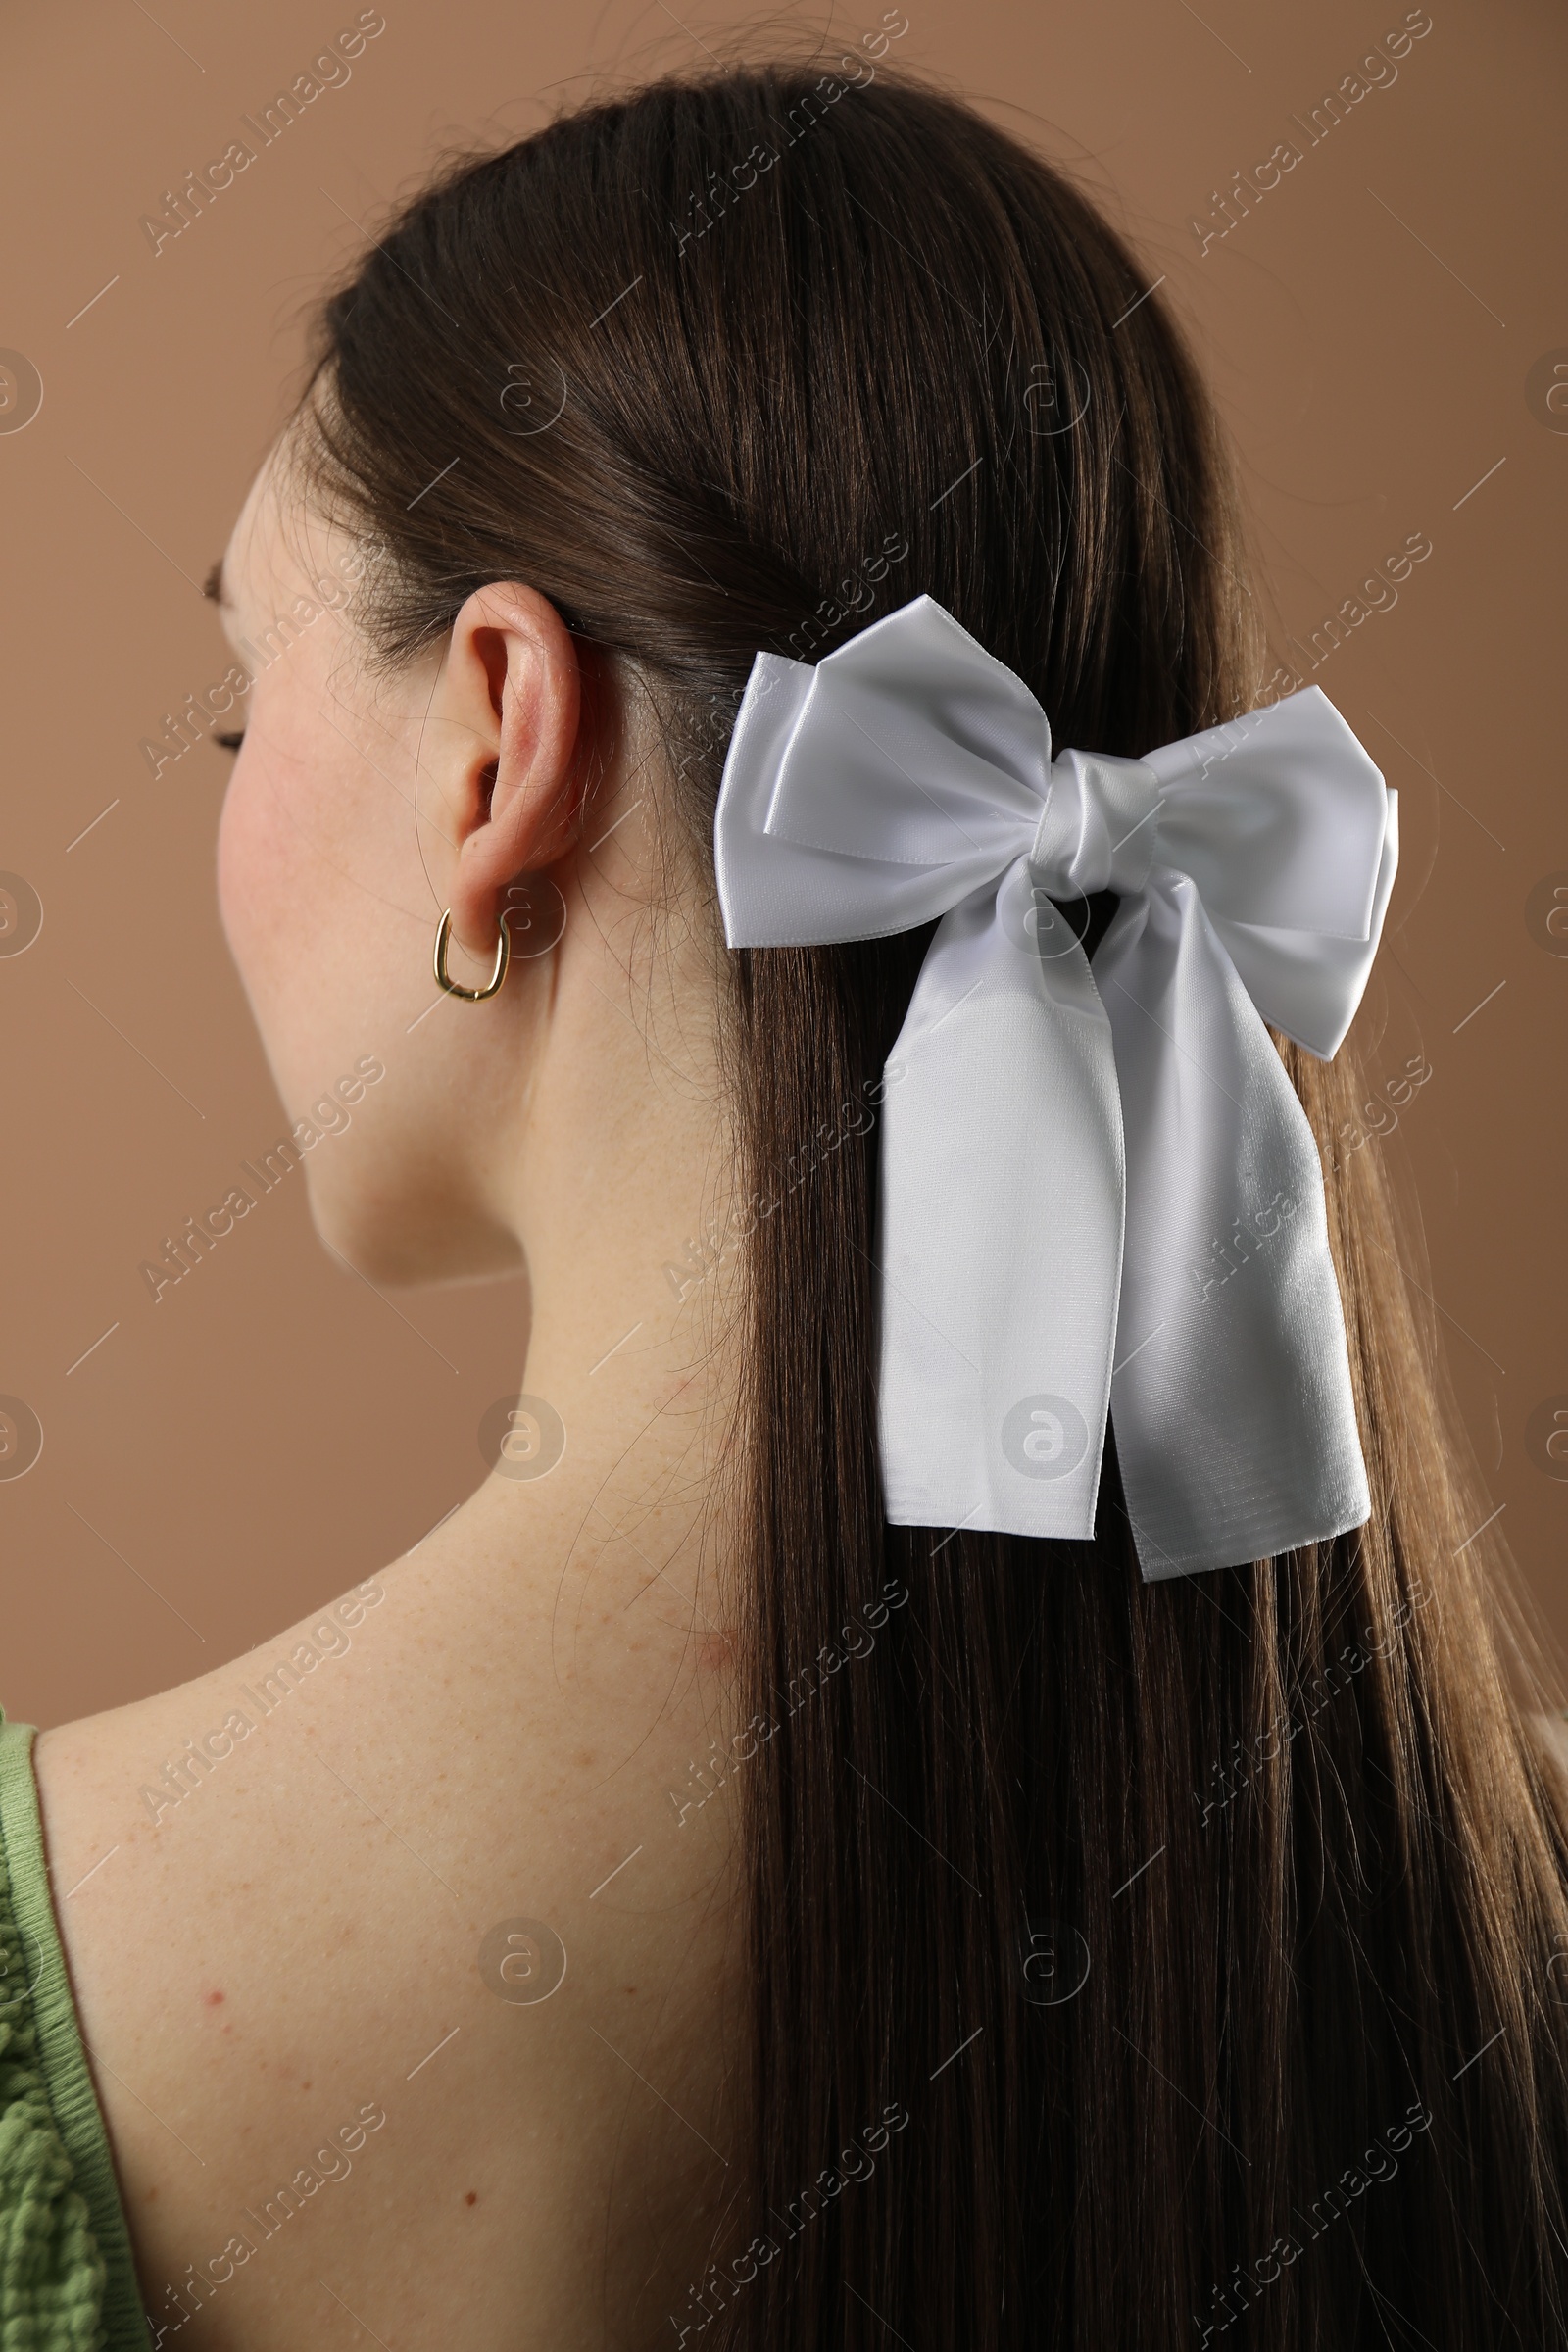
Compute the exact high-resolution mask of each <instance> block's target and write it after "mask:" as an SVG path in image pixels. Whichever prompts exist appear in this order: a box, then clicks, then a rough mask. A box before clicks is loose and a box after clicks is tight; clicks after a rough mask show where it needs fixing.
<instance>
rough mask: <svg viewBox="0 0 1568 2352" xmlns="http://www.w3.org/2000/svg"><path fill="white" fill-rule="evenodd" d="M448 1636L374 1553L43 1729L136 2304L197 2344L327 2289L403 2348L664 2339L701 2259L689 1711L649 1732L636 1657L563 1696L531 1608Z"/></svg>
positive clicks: (57, 1857)
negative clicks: (617, 2311) (234, 1638)
mask: <svg viewBox="0 0 1568 2352" xmlns="http://www.w3.org/2000/svg"><path fill="white" fill-rule="evenodd" d="M400 1580H401V1581H400ZM472 1615H473V1613H472V1612H471V1611H470V1612H468V1613H467V1614H465V1613H464V1612H461V1611H458V1612H455V1611H454V1610H453V1609H452V1608H451V1607H450V1606H448V1607H446V1608H445V1609H444V1610H443V1608H442V1607H440V1606H432V1604H431V1588H430V1586H429V1583H428V1581H427V1580H426V1581H425V1582H423V1583H421V1582H420V1580H418V1579H417V1578H414V1577H404V1575H403V1570H402V1569H401V1568H400V1569H398V1570H393V1571H389V1572H387V1574H386V1575H384V1576H381V1577H377V1578H373V1579H370V1580H368V1583H366V1584H363V1585H361V1586H358V1587H356V1588H354V1589H353V1590H352V1591H351V1593H348V1594H346V1595H344V1597H343V1599H342V1600H340V1601H339V1602H337V1603H334V1604H333V1606H332V1607H331V1608H330V1609H329V1610H327V1611H324V1612H323V1613H322V1614H321V1615H320V1616H319V1618H315V1619H311V1620H307V1621H305V1622H304V1623H303V1624H301V1625H299V1626H296V1627H294V1628H292V1629H290V1630H289V1631H288V1632H287V1633H285V1634H283V1635H281V1636H280V1637H279V1638H278V1640H277V1641H276V1642H272V1643H270V1644H267V1645H265V1646H264V1647H263V1648H262V1649H260V1650H258V1651H257V1652H255V1653H253V1654H252V1655H251V1656H250V1657H247V1658H243V1659H240V1660H237V1661H235V1662H234V1663H233V1664H232V1665H231V1666H228V1667H224V1668H222V1669H220V1670H219V1671H218V1672H216V1673H214V1674H211V1675H207V1676H204V1677H202V1678H201V1679H200V1680H198V1681H196V1682H192V1683H187V1684H184V1685H182V1686H181V1687H180V1688H179V1689H177V1690H175V1691H168V1692H165V1693H162V1694H160V1695H159V1696H157V1697H155V1698H150V1699H146V1700H143V1701H139V1702H138V1703H136V1704H135V1705H132V1706H128V1707H124V1708H120V1709H116V1710H114V1711H112V1712H110V1713H108V1714H105V1715H100V1716H95V1717H91V1718H88V1719H85V1720H83V1721H81V1722H79V1723H75V1724H70V1725H67V1726H64V1727H62V1728H61V1729H60V1730H58V1731H50V1732H47V1733H44V1734H41V1735H40V1737H39V1740H38V1743H37V1771H38V1782H39V1790H40V1799H41V1804H42V1810H43V1817H44V1827H45V1838H46V1845H47V1850H48V1857H49V1862H50V1868H51V1873H52V1880H53V1885H54V1888H55V1904H56V1911H57V1914H58V1916H59V1919H60V1924H61V1933H62V1938H63V1941H64V1944H65V1947H66V1952H67V1957H68V1963H69V1966H70V1968H71V1972H72V1977H73V1986H74V1989H75V1993H76V1999H77V2009H78V2015H79V2017H80V2020H81V2024H82V2030H83V2035H84V2039H85V2041H86V2044H87V2047H88V2051H89V2057H90V2060H91V2063H92V2066H93V2071H94V2076H95V2080H96V2082H97V2084H98V2088H99V2093H100V2098H101V2101H102V2104H103V2106H104V2109H105V2114H106V2119H107V2121H108V2124H109V2128H110V2134H111V2139H112V2143H113V2147H114V2153H115V2160H116V2166H117V2171H118V2174H119V2178H120V2181H121V2186H122V2191H123V2197H124V2200H125V2205H126V2210H127V2215H128V2218H129V2220H130V2224H131V2230H132V2237H133V2241H134V2244H135V2248H136V2253H137V2258H138V2266H139V2269H140V2273H141V2278H142V2283H143V2289H144V2299H145V2301H146V2304H147V2307H148V2309H149V2311H150V2312H151V2313H152V2314H153V2315H154V2316H155V2318H156V2319H157V2320H159V2321H160V2322H165V2323H167V2324H168V2325H169V2326H170V2327H174V2326H176V2325H181V2324H182V2323H183V2320H184V2318H186V2317H190V2316H193V2315H194V2313H195V2312H196V2311H197V2310H200V2311H201V2312H202V2315H203V2324H202V2327H201V2328H200V2329H198V2335H197V2340H198V2342H199V2343H200V2344H202V2345H203V2346H206V2347H210V2348H211V2352H225V2348H227V2347H233V2348H234V2352H273V2348H274V2347H276V2348H277V2352H282V2348H283V2347H284V2346H285V2345H288V2346H292V2345H293V2344H297V2343H298V2342H299V2341H301V2340H309V2339H310V2338H312V2337H313V2336H314V2335H316V2334H317V2333H318V2332H324V2328H325V2326H326V2322H327V2318H328V2315H329V2314H331V2312H332V2310H333V2304H332V2301H331V2299H330V2298H331V2297H332V2296H334V2295H335V2296H337V2297H340V2298H341V2299H342V2300H343V2301H344V2302H345V2303H346V2304H348V2305H349V2306H350V2307H351V2308H352V2309H353V2310H354V2311H355V2312H356V2313H357V2314H358V2315H359V2317H360V2318H361V2320H362V2321H363V2323H364V2324H365V2325H366V2326H368V2327H369V2328H370V2329H372V2330H373V2331H374V2333H375V2334H377V2335H382V2336H385V2335H386V2334H387V2332H388V2328H389V2327H391V2326H392V2325H393V2323H394V2321H395V2322H396V2323H397V2324H398V2325H399V2326H400V2327H403V2328H406V2329H409V2330H411V2331H412V2333H413V2335H414V2336H415V2337H416V2338H417V2337H418V2336H419V2335H420V2334H421V2332H422V2333H429V2334H431V2335H432V2336H433V2334H434V2332H435V2330H436V2329H437V2328H438V2327H444V2326H446V2325H447V2324H448V2321H449V2317H450V2311H451V2309H452V2308H453V2307H454V2304H455V2300H456V2299H458V2298H461V2304H460V2307H461V2308H462V2309H463V2311H464V2317H465V2327H464V2340H465V2344H466V2346H467V2347H469V2348H470V2352H487V2347H489V2346H490V2345H491V2344H494V2345H495V2346H496V2347H497V2352H499V2348H500V2347H501V2346H502V2345H504V2344H510V2343H511V2342H513V2341H515V2332H516V2327H517V2322H518V2317H519V2314H520V2312H521V2311H522V2310H523V2309H524V2308H527V2309H528V2311H529V2313H530V2316H531V2318H532V2319H533V2320H534V2321H535V2323H536V2324H537V2325H538V2326H539V2327H540V2328H541V2331H542V2335H543V2339H544V2340H547V2341H549V2342H551V2343H552V2344H556V2345H559V2346H561V2347H563V2348H569V2347H571V2346H573V2345H575V2344H576V2343H578V2342H579V2341H581V2342H583V2343H586V2342H587V2340H588V2337H589V2335H590V2333H592V2332H594V2329H595V2327H596V2326H597V2328H598V2329H599V2331H600V2334H601V2335H602V2329H603V2325H604V2312H605V2304H604V2294H605V2291H606V2287H607V2285H608V2287H609V2290H610V2292H611V2294H612V2297H613V2299H616V2300H619V2301H621V2302H623V2304H624V2314H623V2316H624V2326H623V2328H622V2331H621V2333H620V2334H619V2335H618V2336H617V2338H616V2340H618V2341H621V2342H623V2343H626V2344H628V2345H635V2344H637V2343H638V2342H640V2341H644V2340H646V2341H648V2342H650V2343H652V2342H653V2341H654V2340H656V2339H657V2338H658V2337H659V2336H661V2334H662V2333H663V2332H664V2331H665V2330H666V2329H667V2325H668V2322H667V2312H668V2309H669V2308H672V2307H673V2305H674V2303H675V2302H678V2301H679V2300H680V2298H681V2296H682V2295H683V2293H684V2284H685V2279H686V2278H687V2277H688V2276H690V2277H700V2276H701V2262H700V2261H698V2260H697V2250H698V2248H699V2246H700V2245H701V2244H702V2243H703V2242H704V2239H703V2234H702V2233H703V2232H704V2231H705V2230H706V2229H707V2226H708V2217H709V2216H710V2214H711V2209H712V2202H713V2200H714V2199H715V2198H716V2196H717V2195H718V2193H719V2187H720V2182H721V2180H722V2178H723V2173H724V2171H725V2170H726V2169H727V2162H726V2158H727V2150H726V2149H725V2146H724V2139H725V2135H726V2134H727V2132H728V2131H729V2125H728V2124H727V2122H726V2121H725V2112H726V2104H725V2103H726V2098H727V2095H728V2093H727V2080H728V2076H727V2058H726V2054H725V2046H724V2045H725V2035H724V2034H723V2033H722V2032H721V2031H720V2029H721V2027H722V2024H723V2021H724V2020H725V2018H726V2017H727V2016H728V2015H729V2014H730V2013H731V2011H732V2010H733V2008H734V2007H735V2003H734V2001H733V1998H732V1995H733V1991H734V1985H735V1976H736V1971H737V1969H738V1967H739V1966H740V1965H741V1961H742V1953H741V1943H742V1941H743V1938H742V1937H741V1936H740V1935H739V1933H738V1927H737V1921H736V1917H735V1913H734V1905H733V1901H732V1891H733V1872H732V1856H731V1850H730V1837H729V1827H730V1825H729V1822H728V1820H727V1818H726V1815H727V1807H726V1806H725V1805H724V1804H723V1803H721V1802H720V1803H714V1804H711V1805H710V1806H708V1807H707V1808H706V1810H705V1811H704V1812H703V1813H701V1814H698V1813H695V1812H693V1811H692V1810H691V1808H690V1807H689V1806H688V1809H687V1812H686V1813H684V1814H683V1813H681V1812H680V1810H679V1806H678V1803H673V1802H672V1801H671V1786H672V1785H673V1786H674V1787H675V1788H677V1789H678V1788H679V1787H680V1786H681V1785H682V1784H683V1783H685V1781H686V1779H687V1769H688V1762H689V1759H690V1757H691V1756H693V1755H701V1754H702V1753H703V1747H702V1744H701V1740H700V1733H701V1730H702V1725H703V1722H704V1720H706V1718H705V1715H704V1712H703V1709H702V1708H701V1707H696V1708H695V1711H694V1705H695V1702H694V1701H693V1700H692V1698H691V1697H689V1696H688V1698H687V1699H686V1700H684V1701H681V1702H678V1703H676V1704H674V1705H673V1706H670V1705H668V1704H666V1705H665V1707H664V1710H663V1720H662V1721H660V1720H659V1719H658V1711H657V1709H656V1708H655V1706H654V1705H653V1703H652V1702H653V1697H654V1695H655V1694H656V1692H657V1690H658V1686H659V1682H660V1678H661V1674H662V1662H661V1661H660V1660H659V1659H658V1658H657V1657H655V1658H653V1659H650V1658H648V1657H646V1656H640V1657H639V1658H637V1659H636V1660H634V1661H632V1662H631V1664H630V1665H629V1667H628V1669H627V1673H628V1675H629V1678H630V1679H629V1681H628V1682H626V1683H625V1684H624V1686H623V1687H621V1688H619V1689H618V1690H617V1689H616V1688H615V1685H614V1678H613V1677H612V1678H610V1680H609V1681H607V1682H605V1683H604V1685H603V1687H602V1688H601V1689H599V1690H598V1691H586V1692H585V1691H582V1690H581V1689H579V1690H578V1691H575V1692H574V1691H572V1689H571V1684H570V1679H569V1678H568V1679H567V1680H566V1682H564V1681H563V1676H562V1672H561V1667H560V1661H559V1659H557V1658H553V1657H548V1656H546V1657H541V1656H540V1655H539V1654H538V1643H537V1642H536V1641H535V1640H534V1639H533V1636H532V1634H531V1631H530V1627H529V1624H528V1622H527V1619H526V1613H525V1612H524V1613H523V1614H522V1615H520V1616H519V1615H518V1614H517V1613H516V1612H514V1615H513V1617H512V1618H511V1619H510V1620H509V1619H508V1617H507V1615H506V1608H505V1604H504V1603H503V1602H500V1601H498V1602H497V1603H496V1606H495V1608H494V1609H492V1610H490V1611H489V1612H488V1616H487V1617H486V1613H485V1612H481V1619H482V1620H483V1621H481V1622H479V1623H477V1624H476V1623H474V1622H472ZM655 1646H656V1648H657V1644H656V1645H655ZM671 1661H672V1662H677V1651H676V1650H675V1649H674V1648H672V1649H671ZM666 1697H667V1693H666ZM704 1704H705V1705H706V1701H705V1702H704ZM634 1727H635V1728H634ZM649 2084H654V2085H657V2086H658V2088H657V2092H656V2093H652V2094H651V2093H650V2091H649V2089H648V2087H647V2086H648V2085H649ZM617 2198H621V2199H624V2200H625V2202H626V2205H627V2208H628V2213H627V2217H626V2221H627V2227H626V2230H625V2236H626V2243H627V2249H628V2255H627V2260H628V2275H627V2278H626V2279H625V2280H624V2281H621V2280H618V2279H612V2280H609V2281H607V2280H606V2278H605V2263H606V2243H607V2234H608V2232H607V2222H608V2221H609V2220H610V2218H611V2217H610V2214H609V2211H608V2208H609V2207H610V2206H611V2205H612V2204H613V2202H614V2201H615V2200H616V2199H617ZM633 2208H634V2209H635V2216H634V2219H633V2218H632V2209H633ZM688 2243H689V2244H690V2248H691V2251H690V2253H689V2254H688V2253H687V2252H686V2251H685V2249H686V2247H687V2246H688ZM651 2248H658V2249H659V2251H658V2256H657V2259H654V2258H653V2256H652V2255H651V2253H650V2249H651ZM694 2262H695V2264H696V2267H695V2269H693V2268H691V2264H692V2263H694ZM633 2265H636V2266H640V2267H639V2269H638V2278H637V2280H636V2281H635V2282H633V2280H632V2278H631V2276H630V2271H631V2267H632V2266H633ZM645 2278H651V2280H652V2284H651V2286H650V2285H648V2284H646V2283H644V2280H645ZM590 2280H592V2281H594V2289H595V2291H594V2293H593V2294H592V2295H590V2294H589V2293H588V2292H587V2291H586V2290H587V2282H588V2281H590ZM661 2298H662V2300H661ZM596 2340H599V2338H598V2337H596Z"/></svg>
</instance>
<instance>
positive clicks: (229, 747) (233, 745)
mask: <svg viewBox="0 0 1568 2352" xmlns="http://www.w3.org/2000/svg"><path fill="white" fill-rule="evenodd" d="M244 740H245V730H244V728H243V727H241V729H240V730H239V733H238V734H237V735H218V734H215V735H214V737H213V741H214V742H215V743H216V744H217V745H218V746H219V748H220V750H221V751H225V752H237V751H238V750H239V747H240V745H241V744H242V743H243V742H244Z"/></svg>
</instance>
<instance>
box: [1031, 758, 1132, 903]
mask: <svg viewBox="0 0 1568 2352" xmlns="http://www.w3.org/2000/svg"><path fill="white" fill-rule="evenodd" d="M1164 803H1165V795H1164V793H1163V792H1162V791H1161V790H1160V784H1159V778H1158V777H1157V776H1156V775H1155V773H1154V771H1153V769H1152V767H1149V766H1148V765H1146V763H1145V762H1144V761H1143V760H1117V759H1112V758H1110V757H1108V756H1107V755H1106V754H1104V753H1100V752H1063V753H1062V754H1061V756H1060V758H1059V759H1056V760H1053V761H1052V763H1051V768H1050V772H1049V774H1048V776H1047V780H1046V804H1045V807H1044V808H1043V809H1041V811H1040V822H1039V824H1038V825H1037V826H1036V828H1035V838H1034V845H1033V847H1032V848H1031V850H1030V852H1029V864H1030V867H1031V869H1032V870H1033V872H1034V873H1035V874H1036V876H1037V877H1038V878H1039V880H1040V882H1041V884H1042V885H1043V886H1044V888H1045V889H1046V890H1047V891H1048V892H1049V893H1050V894H1051V895H1052V896H1053V897H1054V898H1058V899H1060V898H1075V897H1076V898H1088V897H1089V896H1090V894H1091V893H1092V892H1094V891H1097V890H1114V891H1118V892H1127V891H1134V890H1142V889H1143V887H1144V884H1145V883H1146V882H1147V881H1148V879H1149V871H1150V867H1151V866H1152V864H1153V862H1154V847H1155V843H1156V841H1157V839H1158V834H1159V811H1160V809H1162V808H1163V807H1164Z"/></svg>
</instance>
